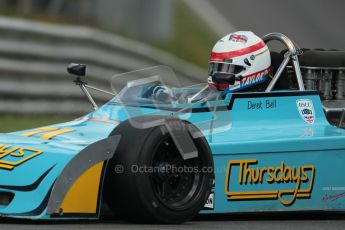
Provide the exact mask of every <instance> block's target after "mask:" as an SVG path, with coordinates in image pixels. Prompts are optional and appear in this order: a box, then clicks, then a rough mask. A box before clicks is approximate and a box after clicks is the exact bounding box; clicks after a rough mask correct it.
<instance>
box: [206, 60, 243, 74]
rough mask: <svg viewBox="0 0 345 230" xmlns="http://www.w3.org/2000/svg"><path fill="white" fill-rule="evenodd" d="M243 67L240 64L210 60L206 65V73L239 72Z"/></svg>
mask: <svg viewBox="0 0 345 230" xmlns="http://www.w3.org/2000/svg"><path fill="white" fill-rule="evenodd" d="M243 70H245V68H244V67H243V66H240V65H233V64H230V63H226V62H210V63H209V65H208V75H209V76H213V74H215V73H227V74H234V75H236V74H239V73H241V72H242V71H243Z"/></svg>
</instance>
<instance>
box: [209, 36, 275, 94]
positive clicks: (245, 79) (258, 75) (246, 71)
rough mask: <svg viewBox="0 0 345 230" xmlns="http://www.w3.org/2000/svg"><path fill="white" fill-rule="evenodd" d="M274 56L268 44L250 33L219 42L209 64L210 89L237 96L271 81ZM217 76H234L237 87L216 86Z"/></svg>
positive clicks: (218, 84) (224, 38)
mask: <svg viewBox="0 0 345 230" xmlns="http://www.w3.org/2000/svg"><path fill="white" fill-rule="evenodd" d="M270 66H271V56H270V52H269V50H268V47H267V45H266V44H265V42H264V41H263V40H262V39H261V38H259V37H258V36H256V35H255V34H254V33H253V32H250V31H238V32H235V33H232V34H229V35H227V36H225V37H223V38H222V39H220V40H219V41H218V42H217V43H216V44H215V46H214V47H213V49H212V53H211V57H210V60H209V78H208V82H209V84H210V85H212V86H214V87H216V88H217V89H218V90H226V91H227V92H236V91H240V90H242V89H245V88H248V87H252V86H256V85H259V84H262V83H264V82H265V81H266V80H267V79H268V75H269V69H270ZM216 73H223V74H229V75H234V76H235V77H236V79H237V80H236V81H235V82H234V84H232V85H230V84H224V83H219V82H218V83H217V82H215V81H213V79H212V77H213V76H215V74H216Z"/></svg>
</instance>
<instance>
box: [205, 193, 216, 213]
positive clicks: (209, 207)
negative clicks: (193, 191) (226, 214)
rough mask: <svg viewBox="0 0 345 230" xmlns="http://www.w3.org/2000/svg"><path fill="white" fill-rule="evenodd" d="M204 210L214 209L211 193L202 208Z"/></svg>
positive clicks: (212, 194)
mask: <svg viewBox="0 0 345 230" xmlns="http://www.w3.org/2000/svg"><path fill="white" fill-rule="evenodd" d="M204 209H206V210H210V209H211V210H213V209H214V192H212V193H211V194H210V195H209V196H208V199H207V201H206V204H205V206H204Z"/></svg>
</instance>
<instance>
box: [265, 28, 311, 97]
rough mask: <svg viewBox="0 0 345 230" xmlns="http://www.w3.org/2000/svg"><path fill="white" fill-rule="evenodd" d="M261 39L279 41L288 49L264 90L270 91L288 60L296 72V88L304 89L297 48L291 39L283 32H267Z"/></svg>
mask: <svg viewBox="0 0 345 230" xmlns="http://www.w3.org/2000/svg"><path fill="white" fill-rule="evenodd" d="M262 40H263V41H264V42H265V43H266V44H267V43H268V42H270V41H279V42H281V43H282V44H283V45H285V46H286V48H287V49H288V52H287V53H286V54H285V57H284V60H283V62H282V63H281V64H280V66H279V68H278V70H277V72H276V74H275V75H274V77H273V79H272V81H271V82H270V84H269V85H268V86H267V88H266V90H265V91H266V92H270V91H272V89H273V88H274V86H275V84H276V83H277V81H278V80H279V77H280V76H281V74H282V72H283V70H284V69H285V67H286V65H287V64H288V62H289V61H290V60H291V61H292V64H293V67H294V70H295V73H296V78H297V82H298V88H299V90H301V91H304V90H305V89H304V83H303V78H302V73H301V69H300V66H299V62H298V57H297V55H298V50H297V49H296V46H295V45H294V43H293V42H292V41H291V39H290V38H288V37H287V36H285V35H284V34H281V33H269V34H266V35H265V36H263V37H262Z"/></svg>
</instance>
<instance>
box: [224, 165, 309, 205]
mask: <svg viewBox="0 0 345 230" xmlns="http://www.w3.org/2000/svg"><path fill="white" fill-rule="evenodd" d="M314 178H315V166H314V165H312V164H307V165H291V164H286V163H285V162H283V161H282V162H281V163H280V164H279V165H261V164H260V162H259V161H258V160H257V159H242V160H230V161H229V163H228V167H227V172H226V176H225V194H226V195H227V200H228V201H229V202H234V201H246V200H278V201H279V202H280V203H281V204H282V205H284V206H290V205H293V204H294V202H295V201H296V200H297V199H308V198H310V197H311V194H312V190H313V184H314Z"/></svg>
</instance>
